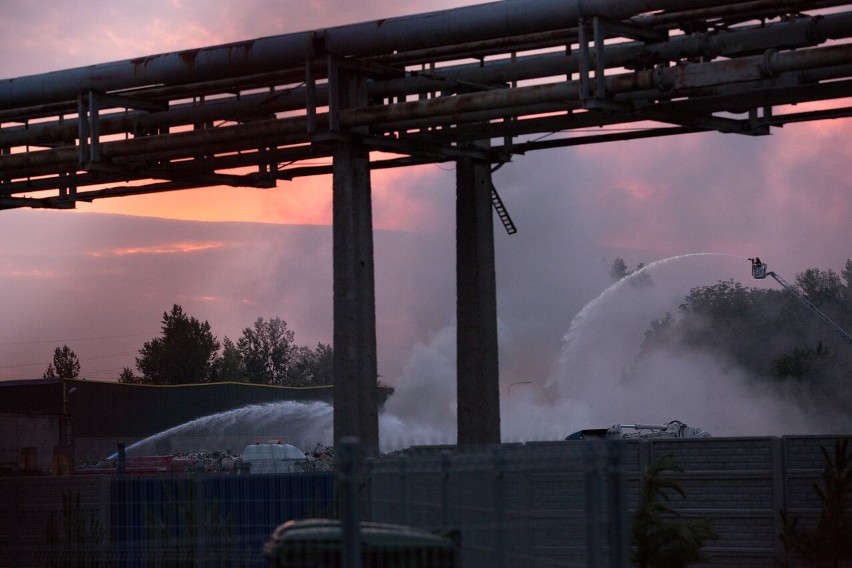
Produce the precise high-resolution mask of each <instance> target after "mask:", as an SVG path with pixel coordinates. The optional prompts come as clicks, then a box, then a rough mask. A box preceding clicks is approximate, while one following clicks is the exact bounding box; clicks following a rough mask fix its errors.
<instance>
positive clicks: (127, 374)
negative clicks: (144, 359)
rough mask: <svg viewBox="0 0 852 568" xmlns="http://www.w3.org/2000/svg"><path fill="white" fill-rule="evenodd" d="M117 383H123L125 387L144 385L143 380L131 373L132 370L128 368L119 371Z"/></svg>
mask: <svg viewBox="0 0 852 568" xmlns="http://www.w3.org/2000/svg"><path fill="white" fill-rule="evenodd" d="M118 382H120V383H124V384H127V385H142V384H145V381H144V378H143V377H140V376H138V375H135V374H134V373H133V369H131V368H130V367H125V368H123V369H122V370H121V374H120V375H119V376H118Z"/></svg>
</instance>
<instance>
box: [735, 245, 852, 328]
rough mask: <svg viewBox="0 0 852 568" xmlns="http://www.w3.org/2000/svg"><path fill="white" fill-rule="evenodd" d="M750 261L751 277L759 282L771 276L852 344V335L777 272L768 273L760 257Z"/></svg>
mask: <svg viewBox="0 0 852 568" xmlns="http://www.w3.org/2000/svg"><path fill="white" fill-rule="evenodd" d="M749 260H750V261H751V275H752V276H754V277H755V278H757V279H758V280H762V279H763V278H766V277H767V276H771V277H772V278H774V279H775V281H776V282H778V283H779V284H781V287H782V288H784V289H785V290H787V291H788V292H790V293H792V294H793V296H795V298H796V299H797V300H799V302H801V303H802V305H803V306H805V307H806V308H807V309H808V310H810V311H811V312H813V313H814V314H815V315H816V316H817V317H818V318H819V319H821V320H822V321H823V323H825V324H826V325H827V326H828V327H830V328H831V329H832V330H833V331H834V333H836V334H837V335H839V336H840V337H842V338H843V339H845V340H846V341H848V342H849V343H852V335H849V334H848V333H846V332H845V331H844V330H843V329H842V328H841V327H840V326H839V325H837V324H836V323H834V322H833V321H832V320H831V318H829V317H828V316H827V315H825V314H824V313H822V312H821V311H820V309H819V308H817V307H816V306H815V305H814V304H813V302H811V301H810V300H808V299H807V298H806V297H805V295H804V294H802V293H801V292H799V290H798V289H797V288H796V287H795V286H793V285H792V284H789V283H788V282H787V281H786V280H784V279H783V278H781V277H780V276H778V274H776V273H775V272H772V271H768V272H767V270H766V263H765V262H760V257H755V258H750V259H749Z"/></svg>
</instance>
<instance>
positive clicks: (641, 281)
mask: <svg viewBox="0 0 852 568" xmlns="http://www.w3.org/2000/svg"><path fill="white" fill-rule="evenodd" d="M643 268H645V263H644V262H640V263H639V264H637V265H636V268H634V269H633V270H629V269H628V268H627V264H626V263H625V262H624V259H623V258H621V257H620V256H619V257H617V258H616V259H615V260H614V261H613V262H612V267H611V268H610V269H609V275H610V276H611V277H612V279H613V280H615V281H616V282H617V281H619V280H623V279H624V278H627V277H631V276H632V279H631V280H630V282H631V284H636V285H645V284H650V283H651V276H650V275H649V274H648V273H647V272H642V269H643Z"/></svg>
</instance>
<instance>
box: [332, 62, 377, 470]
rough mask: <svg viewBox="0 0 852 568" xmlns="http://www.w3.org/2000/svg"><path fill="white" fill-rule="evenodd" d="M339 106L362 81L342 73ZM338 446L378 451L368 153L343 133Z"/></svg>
mask: <svg viewBox="0 0 852 568" xmlns="http://www.w3.org/2000/svg"><path fill="white" fill-rule="evenodd" d="M335 82H336V83H337V85H336V86H337V88H338V89H339V92H338V95H339V97H340V103H341V107H342V108H345V107H346V106H348V105H349V104H351V102H352V100H353V99H357V98H359V96H360V93H361V92H366V90H365V89H363V80H362V79H361V78H360V77H358V76H356V75H355V74H350V73H347V72H344V70H339V71H338V74H337V76H336V77H335ZM333 159H334V165H333V172H334V173H333V197H332V201H333V205H332V207H333V235H334V236H333V240H334V243H333V246H334V251H333V256H334V443H335V446H336V445H337V444H338V443H339V442H340V440H341V439H342V438H345V437H357V438H358V439H359V440H360V442H361V449H362V452H363V453H364V454H365V455H368V456H370V455H376V454H377V453H378V448H379V419H378V401H377V395H376V384H377V380H378V367H377V363H376V292H375V276H374V265H373V217H372V201H371V196H370V157H369V152H368V151H367V149H366V148H365V147H364V145H363V144H362V143H360V142H359V141H358V139H357V134H354V135H353V134H349V133H345V134H341V136H340V137H339V138H338V140H337V141H336V142H335V150H334V154H333Z"/></svg>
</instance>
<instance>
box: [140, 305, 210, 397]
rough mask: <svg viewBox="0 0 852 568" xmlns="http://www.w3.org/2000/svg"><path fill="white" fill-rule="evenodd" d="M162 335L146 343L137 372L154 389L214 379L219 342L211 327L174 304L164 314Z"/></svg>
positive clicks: (141, 350)
mask: <svg viewBox="0 0 852 568" xmlns="http://www.w3.org/2000/svg"><path fill="white" fill-rule="evenodd" d="M162 329H163V335H162V337H155V338H154V339H152V340H151V341H146V342H145V345H144V346H143V347H142V349H140V350H139V354H140V356H139V357H137V358H136V368H137V369H139V372H141V373H142V376H143V377H144V379H143V380H144V382H146V383H148V384H154V385H174V384H185V383H203V382H208V381H209V380H210V379H211V376H212V371H213V363H214V361H215V360H216V354H217V353H218V351H219V342H218V341H217V340H216V337H214V336H213V333H212V332H211V331H210V324H209V323H207V322H206V321H205V322H203V323H202V322H200V321H198V320H197V319H195V318H194V317H189V316H187V315H186V314H184V312H183V308H182V307H180V306H179V305H177V304H175V305H174V306H172V311H171V312H164V313H163V327H162Z"/></svg>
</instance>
